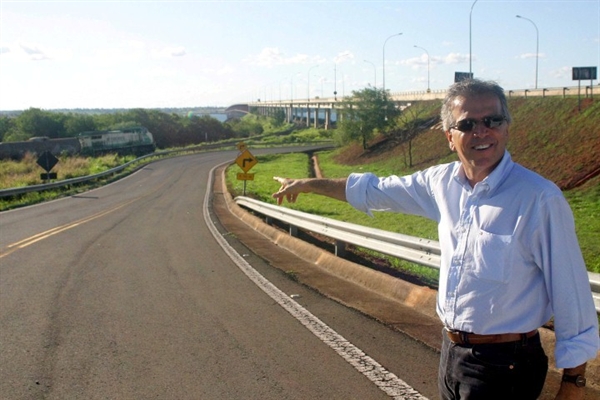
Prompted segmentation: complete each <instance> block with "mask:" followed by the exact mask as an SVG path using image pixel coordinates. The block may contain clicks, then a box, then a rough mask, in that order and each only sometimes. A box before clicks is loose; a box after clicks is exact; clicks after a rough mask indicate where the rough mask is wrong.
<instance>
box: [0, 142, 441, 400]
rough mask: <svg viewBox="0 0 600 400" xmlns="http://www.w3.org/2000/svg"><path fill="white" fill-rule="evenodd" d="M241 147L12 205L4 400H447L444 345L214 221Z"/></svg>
mask: <svg viewBox="0 0 600 400" xmlns="http://www.w3.org/2000/svg"><path fill="white" fill-rule="evenodd" d="M255 154H260V152H257V153H255ZM236 155H237V153H235V152H228V153H227V152H225V153H223V152H221V153H206V154H198V155H191V156H184V157H178V158H172V159H166V160H163V161H159V162H156V163H153V164H150V165H148V166H146V167H144V168H143V169H141V170H140V171H138V172H136V173H135V174H133V175H131V176H129V177H127V178H125V179H122V180H120V181H118V182H115V183H113V184H111V185H108V186H105V187H103V188H100V189H97V190H94V191H90V192H87V193H84V194H80V195H77V196H73V197H69V198H65V199H62V200H58V201H53V202H49V203H46V204H41V205H37V206H32V207H27V208H23V209H18V210H13V211H8V212H3V213H0V398H2V399H149V398H155V399H384V398H389V397H390V396H392V397H394V396H400V395H402V394H403V396H404V398H408V399H416V398H422V397H420V395H419V394H418V393H420V394H421V395H423V396H425V397H428V398H437V389H436V376H437V362H438V357H439V356H438V354H437V352H435V351H434V350H432V349H431V348H429V347H427V346H425V345H423V344H421V343H419V342H417V341H415V340H413V339H411V338H408V337H406V336H404V335H403V334H401V333H399V332H397V331H395V330H392V329H390V328H388V327H386V326H384V325H382V324H380V323H378V322H376V321H374V320H373V319H371V318H369V317H367V316H365V315H362V314H361V313H359V312H357V311H353V310H351V309H349V308H346V307H344V306H342V305H340V304H338V303H336V302H334V301H332V300H330V299H328V298H326V297H324V296H321V295H320V294H318V293H317V292H315V291H314V290H312V289H309V288H307V287H305V286H303V285H300V284H298V283H296V282H295V281H294V280H293V279H290V277H289V276H288V275H287V274H286V273H285V272H282V271H280V270H278V269H275V268H273V267H271V266H270V265H269V264H268V263H267V262H265V260H264V259H262V258H260V257H257V256H256V255H253V254H252V253H250V252H249V251H247V249H246V248H245V247H244V246H243V245H242V244H240V243H235V238H234V237H232V235H228V234H227V232H225V231H223V229H222V227H219V225H218V223H217V224H216V227H215V228H212V229H210V222H209V224H207V222H206V220H205V218H206V216H207V215H208V214H207V212H206V210H205V195H206V191H207V189H208V186H209V182H208V176H209V171H210V170H211V169H212V168H213V167H214V166H215V165H217V164H220V163H222V162H224V161H227V160H233V159H234V158H235V156H236ZM209 220H210V218H209ZM215 232H216V234H217V237H218V238H219V237H220V238H226V239H227V240H226V241H225V242H227V243H229V245H230V246H233V247H231V248H230V250H227V249H225V250H224V249H223V247H222V245H223V243H221V244H219V243H220V242H223V240H220V241H218V240H217V239H215V236H214V235H213V234H214V233H215ZM233 250H235V251H234V252H231V251H233ZM232 257H233V258H232ZM412 388H414V389H412ZM415 389H416V391H415ZM417 391H418V393H417ZM398 398H401V397H398Z"/></svg>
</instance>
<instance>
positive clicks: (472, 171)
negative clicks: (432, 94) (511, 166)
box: [446, 95, 508, 186]
mask: <svg viewBox="0 0 600 400" xmlns="http://www.w3.org/2000/svg"><path fill="white" fill-rule="evenodd" d="M452 114H453V116H454V121H455V123H454V126H456V125H457V124H459V123H460V121H463V120H467V119H473V120H475V121H476V124H475V126H474V127H472V130H471V131H469V132H461V131H460V130H458V129H457V128H450V129H449V130H448V131H446V137H447V138H448V142H449V144H450V148H451V149H452V150H456V152H457V153H458V158H459V159H460V161H461V162H462V164H463V168H464V170H465V174H466V175H467V179H468V180H469V182H470V183H471V185H473V186H474V185H475V184H476V183H477V182H480V181H482V180H483V179H484V178H485V177H486V176H488V175H489V174H490V173H491V172H492V171H493V170H494V168H495V167H496V166H497V165H498V164H499V163H500V160H501V159H502V156H503V155H504V150H505V149H506V143H507V141H508V123H507V122H506V121H502V122H500V123H498V122H497V123H495V124H494V123H492V124H491V125H492V127H489V128H488V127H486V126H485V124H484V121H483V118H485V117H493V116H502V106H501V105H500V100H499V99H498V98H497V97H496V96H494V95H482V96H474V97H469V98H465V97H459V98H457V99H456V100H455V101H454V110H453V112H452ZM488 122H489V120H488ZM466 125H467V126H468V125H469V124H466ZM471 125H472V124H471ZM494 125H499V126H497V127H493V126H494ZM463 130H465V129H463Z"/></svg>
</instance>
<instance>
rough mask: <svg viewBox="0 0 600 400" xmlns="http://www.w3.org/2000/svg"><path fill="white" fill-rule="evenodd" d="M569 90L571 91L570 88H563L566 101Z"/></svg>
mask: <svg viewBox="0 0 600 400" xmlns="http://www.w3.org/2000/svg"><path fill="white" fill-rule="evenodd" d="M567 90H569V88H566V87H564V88H563V99H564V98H565V97H567V94H566V93H567Z"/></svg>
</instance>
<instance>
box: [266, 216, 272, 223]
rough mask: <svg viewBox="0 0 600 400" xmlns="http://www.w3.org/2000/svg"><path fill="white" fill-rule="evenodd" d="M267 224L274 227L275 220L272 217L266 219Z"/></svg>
mask: <svg viewBox="0 0 600 400" xmlns="http://www.w3.org/2000/svg"><path fill="white" fill-rule="evenodd" d="M265 224H267V225H273V218H272V217H265Z"/></svg>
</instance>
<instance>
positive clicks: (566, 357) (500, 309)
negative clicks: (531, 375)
mask: <svg viewBox="0 0 600 400" xmlns="http://www.w3.org/2000/svg"><path fill="white" fill-rule="evenodd" d="M346 197H347V199H348V202H349V203H350V204H351V205H352V206H354V207H355V208H357V209H358V210H361V211H364V212H366V213H369V214H370V212H371V210H374V211H394V212H402V213H407V214H415V215H420V216H423V217H426V218H430V219H433V220H435V221H437V222H438V234H439V241H440V246H441V250H442V253H441V269H440V282H439V290H438V298H437V313H438V315H439V317H440V318H441V320H442V321H443V323H444V324H445V326H446V327H448V328H450V329H457V330H461V331H465V332H473V333H478V334H495V333H522V332H529V331H531V330H533V329H536V328H539V327H540V326H542V325H543V324H544V323H546V322H548V321H549V320H550V318H551V317H552V316H554V319H555V333H556V349H555V357H556V366H557V367H558V368H571V367H575V366H578V365H580V364H582V363H584V362H586V361H587V360H590V359H593V358H595V357H596V354H597V352H598V349H599V348H600V340H599V338H598V320H597V318H596V310H595V307H594V302H593V299H592V295H591V289H590V284H589V278H588V275H587V271H586V268H585V264H584V261H583V257H582V255H581V250H580V248H579V243H578V242H577V237H576V235H575V224H574V221H573V215H572V212H571V209H570V207H569V205H568V203H567V201H566V200H565V198H564V196H563V194H562V192H561V191H560V189H559V188H558V187H557V186H556V185H554V184H553V183H552V182H550V181H548V180H547V179H544V178H543V177H541V176H540V175H538V174H536V173H534V172H532V171H530V170H528V169H526V168H524V167H522V166H521V165H519V164H516V163H515V162H513V161H512V159H511V157H510V154H509V153H508V152H505V154H504V157H503V158H502V161H501V162H500V164H499V165H498V166H497V167H496V168H495V169H494V171H492V173H491V174H490V175H489V176H488V177H487V178H485V179H484V180H483V181H481V182H479V183H477V184H476V185H475V187H471V185H470V184H469V182H468V181H467V179H466V177H465V174H464V171H463V168H462V166H461V163H460V162H454V163H450V164H444V165H438V166H434V167H431V168H428V169H426V170H423V171H420V172H416V173H414V174H413V175H410V176H404V177H398V176H390V177H387V178H378V177H376V176H375V175H373V174H370V173H367V174H352V175H350V176H349V178H348V183H347V185H346Z"/></svg>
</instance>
